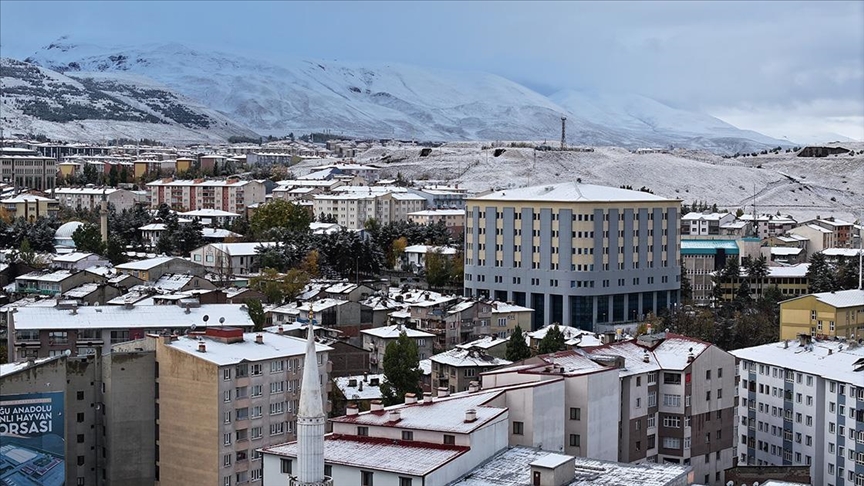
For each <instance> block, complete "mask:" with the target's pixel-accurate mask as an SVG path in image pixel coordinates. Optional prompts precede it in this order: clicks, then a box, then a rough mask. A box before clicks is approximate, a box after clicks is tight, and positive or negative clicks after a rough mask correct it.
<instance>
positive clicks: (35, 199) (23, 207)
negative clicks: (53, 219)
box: [0, 194, 60, 221]
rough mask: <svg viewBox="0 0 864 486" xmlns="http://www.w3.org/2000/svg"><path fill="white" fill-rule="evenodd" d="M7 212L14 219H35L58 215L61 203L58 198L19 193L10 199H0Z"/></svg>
mask: <svg viewBox="0 0 864 486" xmlns="http://www.w3.org/2000/svg"><path fill="white" fill-rule="evenodd" d="M0 204H2V205H3V209H5V210H6V214H8V215H9V217H10V218H12V219H17V218H24V219H26V220H28V221H34V220H36V219H38V218H41V217H43V216H44V217H49V216H56V215H57V211H59V210H60V203H59V202H57V200H56V199H51V198H47V197H42V196H37V195H35V194H19V195H17V196H15V197H10V198H9V199H3V200H0Z"/></svg>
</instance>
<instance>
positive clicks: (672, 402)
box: [663, 393, 681, 408]
mask: <svg viewBox="0 0 864 486" xmlns="http://www.w3.org/2000/svg"><path fill="white" fill-rule="evenodd" d="M663 406H664V407H676V408H677V407H680V406H681V395H670V394H668V393H664V394H663Z"/></svg>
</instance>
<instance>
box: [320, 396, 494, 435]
mask: <svg viewBox="0 0 864 486" xmlns="http://www.w3.org/2000/svg"><path fill="white" fill-rule="evenodd" d="M500 393H502V392H501V391H500V390H492V391H489V392H485V393H484V392H483V391H479V392H476V393H471V394H463V395H460V396H456V397H446V398H436V399H435V400H434V401H433V402H432V403H422V402H417V403H412V404H408V405H406V404H400V405H394V406H391V407H386V408H385V409H384V410H383V411H380V412H372V411H369V412H361V413H359V414H357V415H344V416H342V417H336V418H333V419H330V420H331V422H340V423H354V424H357V425H373V426H382V427H397V428H400V429H408V430H412V429H413V430H435V431H439V432H455V433H459V434H468V433H471V432H472V431H474V430H477V429H479V428H480V427H482V426H483V425H485V424H486V423H488V422H490V421H492V420H494V419H495V418H496V417H499V416H500V415H501V414H504V413H507V409H506V408H499V407H491V406H487V405H485V404H486V403H487V402H489V401H490V400H492V399H494V398H495V397H496V396H498V395H499V394H500ZM472 408H473V409H475V410H476V411H477V420H475V421H473V422H466V421H465V411H466V410H468V409H472ZM397 409H398V410H399V412H400V420H399V421H398V422H391V421H390V416H389V414H388V413H387V412H388V411H390V410H397Z"/></svg>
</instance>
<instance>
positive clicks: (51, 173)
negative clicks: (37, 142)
mask: <svg viewBox="0 0 864 486" xmlns="http://www.w3.org/2000/svg"><path fill="white" fill-rule="evenodd" d="M56 163H57V160H56V159H54V158H52V157H46V156H42V155H39V154H38V153H37V152H36V151H33V150H28V149H24V148H17V147H0V176H2V178H3V182H5V183H8V184H12V185H14V186H15V187H17V188H19V189H23V188H27V189H33V190H37V191H46V192H47V191H50V190H51V189H52V188H53V187H54V182H55V180H56V177H57V167H56Z"/></svg>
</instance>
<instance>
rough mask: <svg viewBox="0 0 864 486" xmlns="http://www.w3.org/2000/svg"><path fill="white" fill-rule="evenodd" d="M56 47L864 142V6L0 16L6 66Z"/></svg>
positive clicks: (18, 6)
mask: <svg viewBox="0 0 864 486" xmlns="http://www.w3.org/2000/svg"><path fill="white" fill-rule="evenodd" d="M61 35H69V36H70V38H71V40H72V41H74V42H81V43H84V42H91V43H96V44H100V45H110V46H114V45H136V44H142V43H154V42H180V43H183V44H186V45H189V46H190V47H195V48H202V49H213V50H220V51H226V52H235V53H239V54H244V55H247V56H253V57H258V58H265V59H267V58H269V59H275V60H278V59H279V58H288V57H292V58H297V57H301V58H320V59H338V60H351V61H364V60H369V61H389V62H404V63H411V64H418V65H423V66H429V67H440V68H449V69H471V70H482V71H488V72H493V73H496V74H500V75H502V76H505V77H507V78H510V79H512V80H514V81H518V82H521V83H523V84H525V85H526V86H529V87H531V88H533V89H535V90H537V91H539V92H541V93H543V94H551V93H553V92H555V91H557V90H558V89H563V88H576V89H583V90H595V91H615V92H628V93H639V94H643V95H646V96H649V97H652V98H655V99H657V100H659V101H662V102H664V103H667V104H670V105H672V106H675V107H679V108H686V109H693V110H698V111H702V112H706V113H710V114H712V115H714V116H717V117H719V118H721V119H723V120H725V121H728V122H730V123H732V124H734V125H737V126H739V127H741V128H748V129H753V130H757V131H760V132H762V133H765V134H766V135H771V136H774V137H777V138H783V137H784V136H785V137H788V138H789V139H790V140H795V141H802V142H810V141H814V140H815V139H820V138H823V137H834V136H835V135H834V134H839V135H842V136H845V137H851V138H854V139H857V140H864V2H860V1H859V2H831V1H821V2H812V3H809V2H781V1H769V2H764V3H760V2H731V1H726V2H723V1H712V2H693V1H686V2H685V1H673V2H634V3H628V2H623V1H615V2H597V3H592V2H539V1H532V2H516V1H507V2H492V1H484V2H425V3H424V2H391V1H388V2H361V1H355V2H346V3H342V2H319V3H302V2H284V3H279V2H273V1H269V2H260V3H255V2H242V3H240V2H238V3H234V2H230V1H221V2H203V1H196V2H188V3H181V2H141V3H136V2H131V1H124V2H93V3H87V2H74V1H66V2H60V3H52V2H41V1H40V2H10V1H0V55H3V56H8V57H16V58H24V57H26V56H27V55H28V54H30V53H32V52H34V51H36V50H37V49H39V48H40V47H42V46H44V45H46V44H48V43H50V42H51V41H53V40H55V39H57V38H58V37H60V36H61Z"/></svg>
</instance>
